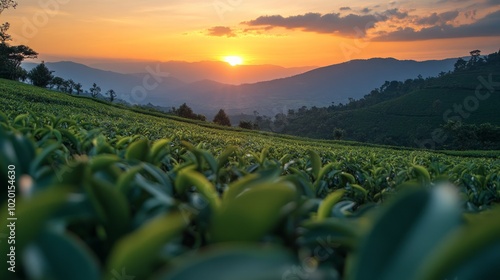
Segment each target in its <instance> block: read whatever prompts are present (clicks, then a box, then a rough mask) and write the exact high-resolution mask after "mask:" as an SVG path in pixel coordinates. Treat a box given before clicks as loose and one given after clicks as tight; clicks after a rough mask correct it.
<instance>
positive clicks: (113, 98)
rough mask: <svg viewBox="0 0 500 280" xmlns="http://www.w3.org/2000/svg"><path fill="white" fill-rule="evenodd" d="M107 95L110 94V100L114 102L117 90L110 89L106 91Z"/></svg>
mask: <svg viewBox="0 0 500 280" xmlns="http://www.w3.org/2000/svg"><path fill="white" fill-rule="evenodd" d="M106 95H108V96H109V101H111V102H113V101H114V100H115V98H116V92H115V91H114V90H112V89H110V90H108V91H107V92H106Z"/></svg>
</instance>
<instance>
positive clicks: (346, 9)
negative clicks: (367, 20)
mask: <svg viewBox="0 0 500 280" xmlns="http://www.w3.org/2000/svg"><path fill="white" fill-rule="evenodd" d="M340 10H341V11H350V10H351V7H340Z"/></svg>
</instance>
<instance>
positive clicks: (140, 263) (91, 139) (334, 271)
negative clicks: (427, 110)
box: [0, 80, 500, 280]
mask: <svg viewBox="0 0 500 280" xmlns="http://www.w3.org/2000/svg"><path fill="white" fill-rule="evenodd" d="M0 111H1V113H0V168H1V173H0V174H1V176H0V177H1V178H0V180H1V182H2V186H6V187H3V188H2V193H1V196H0V197H1V201H0V203H1V207H0V221H1V223H3V226H2V227H1V228H0V252H1V254H0V263H1V264H2V266H1V270H0V279H82V280H93V279H108V280H113V279H114V280H125V279H129V280H131V279H137V280H139V279H141V280H142V279H170V280H173V279H175V280H177V279H179V280H180V279H183V280H190V279H210V280H212V279H213V280H236V279H239V280H240V279H243V280H261V279H262V280H264V279H265V280H271V279H354V280H358V279H359V280H361V279H370V280H372V279H395V280H396V279H398V280H400V279H429V280H430V279H460V280H464V279H496V278H497V277H498V275H499V273H500V266H499V265H498V264H500V207H499V206H498V205H499V204H500V157H499V153H498V152H491V153H490V152H487V153H484V152H483V153H476V152H461V153H455V152H453V151H449V152H444V153H443V152H441V153H437V152H432V151H421V150H410V149H401V148H399V149H395V148H392V147H384V146H365V145H363V144H361V143H354V142H330V141H316V140H310V139H304V138H295V137H291V136H280V135H273V134H263V133H259V132H255V131H246V130H239V129H233V128H224V129H223V128H220V127H217V126H213V125H211V124H208V123H204V122H194V121H186V120H182V119H175V118H173V117H170V116H167V115H163V114H161V113H153V112H144V111H140V110H135V111H134V110H130V109H129V108H125V107H121V106H120V105H113V104H108V103H106V102H103V101H97V100H93V99H89V98H85V97H77V96H69V95H66V94H62V93H56V92H52V91H49V90H42V89H38V88H35V87H32V86H28V85H24V84H21V83H17V82H10V81H5V80H0Z"/></svg>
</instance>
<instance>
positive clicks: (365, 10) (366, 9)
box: [361, 8, 372, 14]
mask: <svg viewBox="0 0 500 280" xmlns="http://www.w3.org/2000/svg"><path fill="white" fill-rule="evenodd" d="M371 11H372V9H370V8H364V9H363V10H361V12H362V13H365V14H368V13H369V12H371Z"/></svg>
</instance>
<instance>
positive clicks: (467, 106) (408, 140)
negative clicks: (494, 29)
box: [284, 65, 500, 148]
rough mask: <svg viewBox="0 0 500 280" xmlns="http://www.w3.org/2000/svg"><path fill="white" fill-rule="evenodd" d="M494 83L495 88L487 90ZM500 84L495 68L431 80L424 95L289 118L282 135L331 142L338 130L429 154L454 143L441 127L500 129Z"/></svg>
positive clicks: (351, 136)
mask: <svg viewBox="0 0 500 280" xmlns="http://www.w3.org/2000/svg"><path fill="white" fill-rule="evenodd" d="M485 81H486V82H485ZM491 81H492V82H493V83H491V84H489V83H490V82H491ZM498 81H500V69H499V68H498V66H497V65H490V66H487V67H481V68H480V69H475V70H470V71H463V72H457V73H453V74H448V75H444V76H442V77H437V78H434V79H430V80H429V82H428V83H427V84H426V86H425V87H423V88H421V89H417V90H414V91H412V92H410V93H408V94H404V95H402V96H399V97H396V98H393V99H390V100H387V101H385V102H381V103H378V104H375V105H372V106H368V107H364V108H359V109H350V110H337V111H335V110H328V109H322V111H321V112H319V111H318V112H313V111H312V110H310V111H308V112H307V113H305V114H304V115H301V116H298V117H295V118H288V119H287V128H285V129H284V132H286V133H290V134H294V135H300V136H307V137H316V138H331V137H332V131H333V130H334V129H335V128H340V129H343V130H344V131H345V138H346V139H349V140H356V141H367V142H372V143H379V144H382V143H384V144H392V145H405V146H424V145H425V146H426V147H428V148H433V147H434V146H436V145H438V146H441V145H442V144H444V145H446V143H447V142H448V141H449V140H450V138H451V137H448V136H449V135H446V133H444V132H443V130H441V127H442V126H443V125H445V124H446V123H447V121H448V120H453V121H460V122H461V123H463V124H476V125H479V124H484V123H490V124H492V125H496V126H500V115H499V114H498V106H499V104H500V84H499V83H498ZM477 88H479V89H480V91H479V92H477V91H476V89H477ZM315 124H316V125H315ZM469 140H470V141H474V139H469ZM492 140H493V139H492Z"/></svg>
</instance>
